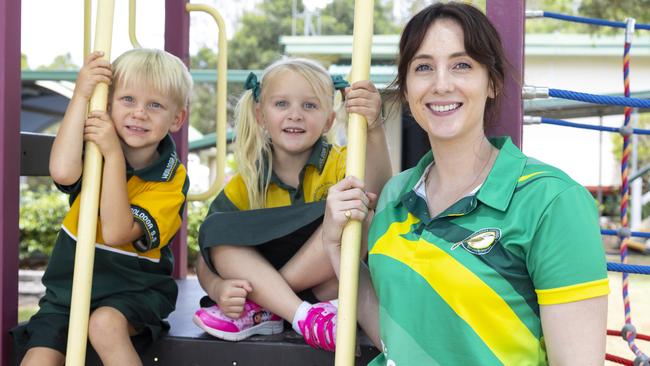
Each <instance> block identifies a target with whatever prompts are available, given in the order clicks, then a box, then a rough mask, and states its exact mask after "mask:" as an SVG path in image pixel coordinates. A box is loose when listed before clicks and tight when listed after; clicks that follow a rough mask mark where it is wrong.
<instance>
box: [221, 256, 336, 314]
mask: <svg viewBox="0 0 650 366" xmlns="http://www.w3.org/2000/svg"><path fill="white" fill-rule="evenodd" d="M210 256H211V257H212V262H213V263H214V264H215V267H217V269H218V271H219V275H221V276H222V277H223V278H239V279H245V280H247V281H249V282H250V284H251V285H252V287H253V292H251V293H250V294H249V298H250V299H251V300H253V301H255V302H256V303H258V304H260V305H261V306H262V307H264V308H266V309H268V310H270V311H271V312H273V313H275V314H277V315H279V316H280V317H282V318H283V319H285V320H287V321H288V322H292V321H293V316H294V314H295V312H296V309H298V306H300V303H301V302H302V301H301V300H300V298H299V297H298V296H297V295H296V294H295V292H294V291H293V290H292V289H291V287H289V284H287V281H286V280H285V279H284V278H283V277H282V275H280V273H279V272H278V271H277V270H276V269H275V268H273V266H271V264H270V263H269V262H268V261H267V260H266V259H264V257H262V255H260V253H259V252H257V250H255V249H254V248H250V247H244V246H229V245H220V246H217V247H214V248H212V249H211V250H210ZM328 264H329V263H328Z"/></svg>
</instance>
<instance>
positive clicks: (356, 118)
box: [335, 0, 374, 366]
mask: <svg viewBox="0 0 650 366" xmlns="http://www.w3.org/2000/svg"><path fill="white" fill-rule="evenodd" d="M373 9H374V6H373V0H355V2H354V37H353V43H352V70H351V71H350V83H354V82H357V81H360V80H368V79H369V78H370V52H371V44H372V14H373ZM367 129H368V123H367V121H366V119H365V118H364V117H363V116H362V115H360V114H351V115H350V117H349V120H348V156H347V161H346V167H347V168H346V169H347V170H346V172H345V175H346V176H354V177H357V178H359V179H362V180H363V179H365V169H366V135H367ZM361 230H362V223H361V221H357V220H351V221H350V222H348V224H347V225H346V226H345V228H344V229H343V236H342V238H341V274H340V281H339V309H338V315H337V316H338V318H337V321H336V326H337V329H336V356H335V365H336V366H352V365H354V348H355V345H356V337H357V290H358V288H359V256H360V250H361Z"/></svg>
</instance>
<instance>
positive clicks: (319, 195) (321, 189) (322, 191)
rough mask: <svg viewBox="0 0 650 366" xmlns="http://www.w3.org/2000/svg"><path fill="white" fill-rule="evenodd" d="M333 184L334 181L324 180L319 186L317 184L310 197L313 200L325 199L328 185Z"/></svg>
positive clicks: (328, 188)
mask: <svg viewBox="0 0 650 366" xmlns="http://www.w3.org/2000/svg"><path fill="white" fill-rule="evenodd" d="M333 185H334V183H331V182H325V183H323V184H321V185H320V186H318V187H317V188H316V189H315V190H314V196H313V197H312V200H313V202H317V201H324V200H326V199H327V193H328V192H329V190H330V187H331V186H333Z"/></svg>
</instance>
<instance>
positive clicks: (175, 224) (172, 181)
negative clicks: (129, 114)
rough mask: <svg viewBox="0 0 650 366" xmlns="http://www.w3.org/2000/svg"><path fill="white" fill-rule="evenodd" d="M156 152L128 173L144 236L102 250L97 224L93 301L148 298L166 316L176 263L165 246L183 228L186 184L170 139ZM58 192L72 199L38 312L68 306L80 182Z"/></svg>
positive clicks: (172, 299)
mask: <svg viewBox="0 0 650 366" xmlns="http://www.w3.org/2000/svg"><path fill="white" fill-rule="evenodd" d="M158 152H159V154H160V157H159V159H158V160H157V161H156V162H154V163H153V164H152V165H150V166H148V167H146V168H143V169H139V170H133V169H131V168H128V172H127V179H128V181H127V193H128V197H129V202H130V204H131V213H132V214H133V218H134V219H135V220H136V222H138V223H139V224H140V225H141V226H142V229H143V231H144V235H143V237H142V238H140V239H139V240H137V241H135V242H133V243H124V244H122V245H113V246H109V245H106V244H104V240H103V238H102V228H101V222H100V220H99V219H98V220H97V237H96V239H95V249H96V250H95V265H94V274H93V284H92V295H91V301H93V302H94V301H96V300H101V299H104V298H107V297H110V296H113V295H116V294H124V293H129V292H133V293H138V294H148V295H146V296H144V298H148V299H150V302H151V304H149V305H150V306H151V307H152V308H153V309H155V311H159V312H161V313H166V314H168V313H169V312H171V311H172V310H173V309H174V306H175V303H176V295H177V288H176V283H175V282H174V280H173V278H172V277H171V273H172V268H173V262H174V261H173V256H172V253H171V250H170V248H169V247H168V244H169V243H170V242H171V240H172V238H173V236H174V235H175V234H176V232H177V231H178V229H179V228H180V225H181V220H182V214H183V207H184V204H185V197H186V195H187V190H188V188H189V180H188V178H187V173H186V170H185V167H184V166H183V164H182V163H181V162H180V160H179V158H178V155H177V153H176V148H175V145H174V142H173V140H172V138H171V136H169V135H167V136H166V137H165V138H164V139H163V140H162V141H161V142H160V144H159V147H158ZM60 188H61V189H62V190H63V191H64V192H66V193H69V194H70V201H71V207H70V211H69V212H68V214H67V215H66V217H65V218H64V220H63V224H62V227H61V231H60V232H59V235H58V238H57V242H56V244H55V247H54V250H53V252H52V256H51V257H50V261H49V264H48V267H47V270H46V271H45V274H44V276H43V284H44V285H45V287H46V288H47V291H46V294H45V296H44V298H43V300H42V301H41V308H43V307H44V306H45V307H46V308H47V306H48V305H47V304H48V303H51V304H54V305H56V306H55V307H56V308H60V307H69V306H70V293H71V288H72V273H73V268H74V256H75V248H76V240H77V224H78V221H79V220H78V219H79V203H80V202H79V201H80V200H79V192H80V190H81V179H80V180H79V182H78V183H77V184H75V185H73V186H68V187H60ZM154 293H156V294H154ZM143 305H145V304H143ZM46 310H47V309H46ZM166 314H164V316H166ZM164 316H163V317H164Z"/></svg>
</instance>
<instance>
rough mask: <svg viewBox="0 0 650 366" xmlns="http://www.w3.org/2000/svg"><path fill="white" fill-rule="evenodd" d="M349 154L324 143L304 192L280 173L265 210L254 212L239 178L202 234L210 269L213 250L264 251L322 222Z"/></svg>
mask: <svg viewBox="0 0 650 366" xmlns="http://www.w3.org/2000/svg"><path fill="white" fill-rule="evenodd" d="M346 151H347V150H346V148H345V147H341V146H336V145H331V144H329V143H327V141H326V140H325V139H324V138H321V139H319V140H318V141H317V142H316V144H315V145H314V149H313V150H312V152H311V155H310V156H309V159H308V160H307V163H306V164H305V166H304V167H303V168H302V170H301V171H300V176H299V177H300V180H299V185H298V187H292V186H290V185H288V184H285V183H284V182H282V181H281V180H280V178H278V176H277V175H276V174H275V172H272V173H271V181H270V183H269V187H268V189H267V191H266V207H265V208H263V209H256V210H251V209H250V204H249V202H248V189H247V187H246V185H245V184H244V180H243V179H242V177H241V175H239V174H237V175H235V176H234V177H233V178H232V179H231V180H230V181H229V182H228V183H227V184H226V186H225V187H224V189H223V190H222V191H221V193H219V195H218V196H217V198H215V200H214V201H213V202H212V204H211V205H210V210H209V211H208V215H207V216H206V218H205V220H204V222H203V224H201V228H200V230H199V246H200V247H201V253H202V254H203V258H204V259H205V261H206V263H207V264H208V267H210V268H211V269H212V270H214V266H213V264H212V260H211V259H210V256H209V249H210V248H211V247H214V246H217V245H221V244H228V245H248V246H256V245H260V244H263V243H267V242H269V241H271V240H274V239H278V238H281V237H283V236H286V235H289V234H291V233H293V232H295V231H297V230H298V229H300V228H303V227H305V226H306V225H309V224H310V223H312V222H314V221H315V220H317V219H319V218H321V217H322V216H323V214H324V212H325V199H326V198H327V192H328V190H329V188H330V187H331V186H333V185H334V184H336V183H337V182H338V181H339V180H341V179H343V178H344V177H345V159H346ZM267 166H268V165H267Z"/></svg>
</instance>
